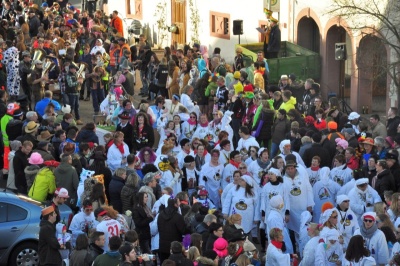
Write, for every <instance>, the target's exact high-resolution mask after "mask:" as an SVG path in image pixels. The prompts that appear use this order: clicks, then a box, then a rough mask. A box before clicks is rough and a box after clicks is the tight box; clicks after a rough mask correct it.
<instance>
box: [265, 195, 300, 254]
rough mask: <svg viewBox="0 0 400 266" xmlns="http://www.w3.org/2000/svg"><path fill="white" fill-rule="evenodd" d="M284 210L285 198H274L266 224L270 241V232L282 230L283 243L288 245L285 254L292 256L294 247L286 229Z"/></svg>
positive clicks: (271, 201)
mask: <svg viewBox="0 0 400 266" xmlns="http://www.w3.org/2000/svg"><path fill="white" fill-rule="evenodd" d="M283 208H284V204H283V198H282V196H281V195H276V196H273V197H272V198H271V200H270V209H271V211H270V212H269V215H268V217H266V220H265V224H266V232H268V234H267V236H268V240H269V241H270V238H269V232H270V231H271V229H272V228H279V229H281V230H282V234H283V241H284V242H285V245H286V251H285V253H288V254H292V253H293V245H292V241H291V240H290V236H289V230H288V229H287V227H286V223H285V216H282V214H281V209H283Z"/></svg>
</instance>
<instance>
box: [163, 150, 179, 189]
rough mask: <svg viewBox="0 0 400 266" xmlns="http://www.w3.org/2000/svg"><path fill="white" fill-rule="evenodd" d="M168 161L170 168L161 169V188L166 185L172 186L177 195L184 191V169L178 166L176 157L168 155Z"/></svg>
mask: <svg viewBox="0 0 400 266" xmlns="http://www.w3.org/2000/svg"><path fill="white" fill-rule="evenodd" d="M168 161H169V167H168V169H160V171H161V172H162V175H161V179H160V186H161V189H164V188H165V187H170V188H172V191H173V193H174V194H175V195H176V194H178V193H179V192H181V191H182V177H183V175H182V170H181V169H180V168H179V167H178V161H177V160H176V158H175V157H173V156H168ZM163 170H165V171H163Z"/></svg>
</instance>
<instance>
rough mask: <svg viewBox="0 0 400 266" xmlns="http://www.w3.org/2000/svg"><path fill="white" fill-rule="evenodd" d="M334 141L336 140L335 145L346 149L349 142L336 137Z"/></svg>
mask: <svg viewBox="0 0 400 266" xmlns="http://www.w3.org/2000/svg"><path fill="white" fill-rule="evenodd" d="M335 141H336V145H339V146H340V147H342V148H343V149H344V150H345V149H347V147H349V143H348V142H347V140H344V139H341V138H336V139H335Z"/></svg>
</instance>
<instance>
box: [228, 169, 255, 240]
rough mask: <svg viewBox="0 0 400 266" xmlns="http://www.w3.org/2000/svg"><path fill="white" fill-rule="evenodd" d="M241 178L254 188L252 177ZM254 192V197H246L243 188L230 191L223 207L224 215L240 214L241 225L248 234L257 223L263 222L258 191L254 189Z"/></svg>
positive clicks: (244, 176)
mask: <svg viewBox="0 0 400 266" xmlns="http://www.w3.org/2000/svg"><path fill="white" fill-rule="evenodd" d="M241 178H242V179H244V180H245V181H246V183H247V184H248V185H249V186H251V187H253V181H252V178H251V177H250V176H248V175H243V176H242V177H241ZM252 190H253V193H254V195H253V196H251V195H247V196H246V190H245V188H243V187H239V188H238V189H236V188H232V189H230V190H229V192H228V195H227V196H226V198H225V201H224V202H223V206H222V213H223V214H227V215H228V216H231V215H232V214H235V213H238V214H240V215H241V216H242V224H241V225H242V228H243V231H244V233H246V234H247V233H249V232H250V231H251V230H252V229H253V227H254V226H255V224H254V222H255V221H260V220H261V215H260V214H261V213H260V206H259V203H260V201H259V196H258V193H257V191H256V189H254V188H253V189H252Z"/></svg>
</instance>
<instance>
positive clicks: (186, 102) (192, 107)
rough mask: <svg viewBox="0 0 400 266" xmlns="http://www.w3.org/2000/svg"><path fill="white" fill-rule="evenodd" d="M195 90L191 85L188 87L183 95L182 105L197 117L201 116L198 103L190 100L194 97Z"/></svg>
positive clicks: (184, 89)
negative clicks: (191, 96)
mask: <svg viewBox="0 0 400 266" xmlns="http://www.w3.org/2000/svg"><path fill="white" fill-rule="evenodd" d="M193 90H194V88H193V87H192V86H190V85H186V86H185V87H184V88H183V90H182V94H181V104H182V105H183V106H185V107H186V109H188V110H189V112H195V113H196V114H197V115H199V114H200V108H199V106H198V105H197V103H196V102H193V101H192V99H191V98H190V95H192V93H193Z"/></svg>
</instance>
